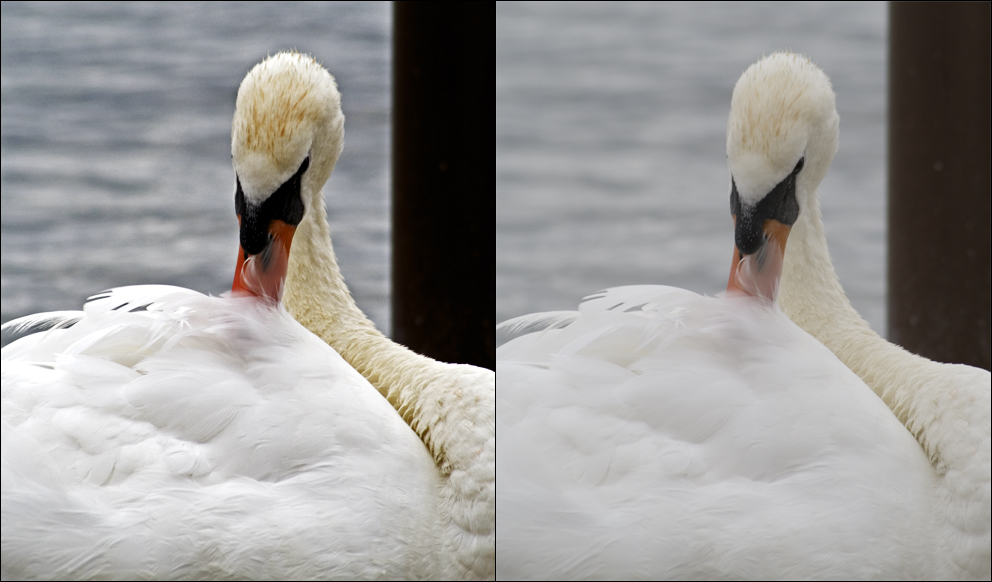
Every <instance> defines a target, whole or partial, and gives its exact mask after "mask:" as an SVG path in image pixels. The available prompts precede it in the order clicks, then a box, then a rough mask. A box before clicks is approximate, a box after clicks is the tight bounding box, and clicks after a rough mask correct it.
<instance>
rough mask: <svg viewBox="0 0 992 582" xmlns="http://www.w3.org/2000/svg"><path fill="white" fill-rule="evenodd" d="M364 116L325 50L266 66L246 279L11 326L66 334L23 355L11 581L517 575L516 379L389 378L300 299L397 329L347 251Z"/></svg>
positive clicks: (11, 382)
mask: <svg viewBox="0 0 992 582" xmlns="http://www.w3.org/2000/svg"><path fill="white" fill-rule="evenodd" d="M343 131H344V116H343V115H342V113H341V110H340V95H339V93H338V91H337V87H336V85H335V83H334V79H333V77H331V75H330V74H329V73H328V72H327V71H326V70H325V69H324V68H323V67H322V66H320V65H319V64H318V63H316V61H314V60H313V59H312V58H310V57H308V56H304V55H300V54H298V53H279V54H277V55H275V56H273V57H270V58H268V59H266V60H265V61H263V62H262V63H260V64H258V65H256V66H255V67H254V68H253V69H252V70H251V71H250V72H249V73H248V75H247V77H246V78H245V80H244V82H243V83H242V85H241V87H240V89H239V91H238V99H237V108H236V112H235V116H234V122H233V126H232V159H233V163H234V169H235V172H236V174H237V189H236V195H235V209H236V213H237V215H238V220H239V224H240V238H241V247H240V249H239V255H238V261H237V266H236V271H235V280H234V285H233V288H232V296H231V297H227V298H209V297H204V296H202V295H200V294H198V293H195V292H192V291H188V290H182V289H176V288H163V287H147V286H146V287H130V288H120V289H114V290H111V291H109V292H106V293H105V294H103V295H101V296H98V297H96V298H94V299H93V300H92V301H91V302H90V303H88V304H87V305H86V307H85V309H84V311H83V312H79V313H59V314H47V315H46V314H41V315H38V316H32V317H29V318H24V319H22V320H20V321H16V322H10V323H8V324H7V326H5V329H6V328H11V329H13V328H23V327H37V326H52V327H54V328H55V329H52V330H50V331H47V332H45V333H36V334H34V335H31V336H27V337H24V338H21V339H19V340H17V341H15V342H13V343H11V344H10V345H8V346H7V347H5V348H4V350H3V447H4V454H3V499H4V504H3V533H2V543H3V577H4V579H7V578H8V577H11V578H22V577H23V578H55V577H58V578H92V577H114V578H128V577H131V578H134V577H139V578H146V577H161V578H249V577H250V578H258V577H266V578H274V579H289V578H327V577H334V578H362V579H365V578H445V579H454V578H459V579H463V578H491V577H492V576H493V575H494V572H495V548H494V537H493V536H494V535H495V533H494V532H495V508H494V497H495V468H494V466H493V461H494V458H495V443H494V440H495V437H494V428H493V424H494V415H495V410H494V404H493V399H494V385H495V380H494V376H493V375H492V372H488V371H482V370H478V369H477V368H473V367H471V366H457V367H455V366H447V365H444V364H440V363H437V362H433V361H432V360H428V359H427V358H423V357H421V356H416V355H415V354H412V353H409V352H408V351H406V350H405V349H404V348H401V347H399V346H394V347H393V348H392V352H391V353H393V354H394V355H395V354H396V353H399V354H400V355H401V356H402V358H401V359H402V361H403V362H407V363H410V362H413V363H414V364H417V365H416V366H412V365H408V366H407V367H406V368H402V367H398V366H397V367H393V368H392V369H390V368H388V367H387V368H382V367H380V368H378V370H379V372H378V376H376V378H377V380H378V381H379V383H380V384H379V385H377V386H373V385H372V384H370V383H369V381H368V380H366V379H365V377H364V376H363V375H362V374H360V373H359V371H358V370H356V369H355V368H354V367H353V366H352V365H350V364H349V363H348V362H347V361H346V359H344V358H342V355H339V353H338V351H337V350H335V348H334V345H333V342H332V345H328V342H327V341H326V340H324V339H321V338H318V337H317V336H315V335H313V334H312V333H311V332H310V331H307V330H306V328H304V327H303V326H302V325H300V324H299V323H297V322H296V321H295V320H294V319H293V318H292V317H291V312H287V311H286V309H284V308H283V307H281V305H280V303H279V301H280V298H281V297H283V296H284V295H287V301H286V304H287V305H293V306H296V307H295V309H297V310H298V309H299V306H300V305H301V303H302V304H303V305H304V306H306V307H311V308H312V309H313V313H314V314H316V315H315V316H313V317H311V319H309V320H306V321H305V323H309V324H310V325H311V326H314V327H317V329H321V328H320V327H319V325H323V326H325V327H326V329H330V330H338V332H339V333H343V332H342V331H341V330H344V332H348V331H354V330H355V328H356V327H357V328H358V330H359V333H360V334H367V335H370V336H374V337H378V338H381V339H380V340H379V341H382V340H384V338H382V336H381V334H379V333H378V332H377V331H375V328H374V326H372V324H371V323H370V322H368V320H367V319H366V318H365V317H364V315H363V314H361V312H360V311H359V310H358V308H357V307H356V306H355V305H354V301H353V300H352V298H351V296H350V294H349V293H348V290H347V287H345V286H344V282H343V280H342V279H341V276H340V273H339V271H338V269H337V265H336V262H335V260H334V256H333V250H332V248H331V245H330V238H329V237H330V233H329V229H328V227H327V222H326V211H325V209H324V204H323V198H322V196H321V193H320V190H321V187H322V186H323V184H324V183H325V182H326V180H327V178H328V177H329V175H330V173H331V171H332V170H333V168H334V165H335V163H336V161H337V158H338V155H339V154H340V151H341V148H342V146H343V139H344V138H343ZM320 237H323V238H324V239H325V240H322V241H320V240H317V239H319V238H320ZM312 250H315V251H317V253H318V254H317V256H314V254H313V253H312V252H310V251H312ZM319 253H324V254H319ZM320 261H324V262H322V263H321V262H320ZM328 290H330V293H328ZM290 296H291V299H290ZM297 314H299V312H298V311H297ZM315 322H316V323H315ZM317 324H319V325H317ZM438 370H441V371H442V372H447V374H444V373H442V374H438V373H437V371H438ZM452 371H454V372H456V373H454V374H453V373H451V372H452ZM432 373H433V375H431V374H432ZM391 374H392V375H394V376H396V377H392V376H390V375H391ZM439 376H441V380H440V381H439V380H438V377H439ZM390 382H392V384H394V385H397V386H400V385H402V386H401V387H398V388H396V389H395V390H392V391H386V392H387V396H389V399H388V400H387V399H386V398H383V394H381V393H380V392H379V390H382V389H383V386H384V385H385V386H388V385H390ZM487 382H488V383H487ZM377 388H378V389H379V390H377ZM487 388H488V390H487ZM487 398H488V401H487ZM411 428H412V430H411ZM55 532H58V535H55Z"/></svg>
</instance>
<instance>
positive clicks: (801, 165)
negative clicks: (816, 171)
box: [792, 156, 806, 175]
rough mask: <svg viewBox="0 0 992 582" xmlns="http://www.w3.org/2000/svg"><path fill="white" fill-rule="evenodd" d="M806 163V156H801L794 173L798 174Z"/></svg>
mask: <svg viewBox="0 0 992 582" xmlns="http://www.w3.org/2000/svg"><path fill="white" fill-rule="evenodd" d="M805 164H806V156H803V157H801V158H799V162H797V163H796V169H795V170H792V173H793V175H795V174H798V173H799V171H800V170H802V169H803V166H804V165H805Z"/></svg>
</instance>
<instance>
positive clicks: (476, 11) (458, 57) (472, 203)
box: [392, 2, 496, 369]
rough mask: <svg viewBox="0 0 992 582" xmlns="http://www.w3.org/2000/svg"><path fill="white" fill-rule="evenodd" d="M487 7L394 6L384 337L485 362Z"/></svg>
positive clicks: (491, 64)
mask: <svg viewBox="0 0 992 582" xmlns="http://www.w3.org/2000/svg"><path fill="white" fill-rule="evenodd" d="M494 16H495V9H494V8H493V5H492V4H489V3H485V2H452V3H440V2H437V3H436V2H396V3H394V4H393V26H394V32H393V259H392V261H393V267H392V278H393V295H392V297H393V299H392V311H393V315H392V323H393V338H394V339H395V340H396V341H398V342H399V343H402V344H404V345H406V346H408V347H410V348H411V349H413V350H414V351H416V352H419V353H422V354H424V355H427V356H430V357H432V358H435V359H438V360H442V361H446V362H454V363H466V364H473V365H476V366H483V367H487V368H490V369H495V366H496V332H495V327H496V321H495V320H496V218H495V216H496V182H495V178H494V174H493V172H494V171H495V170H494V167H495V166H494V160H495V156H496V151H495V149H496V148H495V138H494V133H495V131H494V127H495V123H494V116H495V108H494V107H493V94H494V84H493V83H494V80H493V71H494V70H495V66H496V60H495V46H494V40H493V38H494V37H493V35H494V31H495V24H494Z"/></svg>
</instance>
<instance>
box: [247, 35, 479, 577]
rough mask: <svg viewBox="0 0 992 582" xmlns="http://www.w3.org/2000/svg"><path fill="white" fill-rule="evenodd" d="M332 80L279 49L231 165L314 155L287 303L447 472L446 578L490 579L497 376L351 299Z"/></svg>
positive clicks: (258, 170)
mask: <svg viewBox="0 0 992 582" xmlns="http://www.w3.org/2000/svg"><path fill="white" fill-rule="evenodd" d="M286 74H288V76H289V78H288V79H287V80H285V81H281V82H280V83H279V86H280V87H285V89H284V90H283V91H281V92H271V91H267V92H261V91H255V90H254V87H256V86H258V85H259V84H260V83H261V80H262V79H268V78H269V77H270V76H271V77H280V76H282V75H286ZM329 77H330V76H329V75H328V74H327V72H326V71H324V69H323V67H320V66H319V65H317V64H316V63H313V62H312V61H311V60H308V59H302V61H301V60H300V58H299V56H298V55H297V56H294V55H291V54H289V53H281V54H279V55H276V56H275V57H273V58H272V59H270V60H269V61H266V62H265V63H263V64H262V65H260V66H259V68H258V69H257V70H256V71H253V73H252V74H249V77H248V78H246V79H245V83H244V84H243V85H242V88H241V91H239V93H238V111H237V112H236V113H235V118H234V128H233V131H232V144H233V145H232V155H233V158H234V164H235V168H236V170H237V171H238V175H239V176H240V180H241V183H242V184H243V185H246V184H247V183H248V182H251V181H252V178H251V176H255V175H258V176H271V175H279V176H280V179H281V180H285V179H286V178H287V177H288V176H290V175H292V174H293V172H294V171H295V170H296V169H297V168H298V167H299V165H300V163H301V160H304V159H310V160H311V166H310V168H309V170H307V172H306V174H304V176H303V179H302V181H301V196H302V198H303V199H304V200H306V201H307V212H306V214H305V215H304V216H303V219H302V221H301V222H300V224H299V226H298V227H297V229H296V233H295V236H294V237H293V242H292V250H291V252H290V253H289V257H288V272H287V276H286V283H285V293H284V294H283V303H284V304H285V306H286V309H287V310H288V311H289V313H291V314H292V315H293V317H295V318H296V319H297V320H298V321H299V322H300V323H302V324H303V325H304V326H305V327H306V328H307V329H309V330H310V331H312V332H313V333H314V334H316V335H317V336H318V337H320V338H322V339H323V340H324V341H326V342H327V343H328V344H330V345H331V346H332V347H333V348H334V349H335V350H337V351H338V352H339V353H340V354H341V356H342V357H344V359H345V360H346V361H347V362H348V363H349V364H351V365H352V366H354V367H355V369H357V370H358V371H359V372H361V373H362V375H363V376H365V378H367V379H368V381H369V382H371V383H372V385H373V386H375V387H376V388H377V389H378V390H379V392H380V393H381V394H382V395H383V396H385V397H386V399H387V400H388V401H389V402H390V403H391V404H392V405H393V406H394V407H395V408H396V410H397V411H398V412H399V413H400V415H401V416H402V417H403V419H404V420H405V421H406V422H407V423H408V424H409V426H410V427H411V428H412V429H413V430H414V431H415V432H416V433H417V435H419V436H420V438H421V439H422V440H423V442H424V444H425V445H426V446H427V447H428V449H429V450H430V452H431V455H432V456H433V458H434V460H435V463H436V465H437V470H438V471H439V473H440V475H441V477H442V485H441V489H440V493H439V494H440V495H441V498H442V502H441V505H440V511H441V513H442V514H443V515H444V519H445V520H446V523H448V526H449V532H450V538H449V542H448V543H449V546H448V547H447V551H449V552H450V553H451V555H452V556H454V560H455V564H456V565H455V566H454V570H453V571H452V573H451V574H450V576H455V577H459V578H462V577H466V578H492V577H493V576H494V575H495V563H496V547H495V531H496V513H495V503H496V492H495V489H496V474H495V462H496V448H495V447H496V437H495V416H496V403H495V392H496V375H495V373H494V372H493V371H491V370H487V369H484V368H478V367H475V366H468V365H464V364H448V363H444V362H438V361H435V360H432V359H430V358H427V357H425V356H422V355H419V354H416V353H414V352H412V351H411V350H409V349H407V348H406V347H404V346H401V345H399V344H397V343H395V342H393V341H391V340H390V339H388V338H386V337H385V336H384V335H383V334H382V333H381V332H380V331H379V330H377V329H376V327H375V325H374V324H373V323H372V322H371V321H370V320H369V319H368V318H367V317H366V316H365V314H364V313H362V311H361V310H360V309H359V308H358V306H357V305H355V301H354V299H353V298H352V297H351V293H350V292H349V291H348V287H347V285H346V284H345V282H344V278H343V277H342V276H341V272H340V269H339V268H338V264H337V259H336V258H335V255H334V249H333V246H332V244H331V232H330V226H329V225H328V223H327V211H326V208H325V206H324V199H323V196H322V195H321V188H323V186H324V183H325V182H326V181H327V178H328V176H329V175H330V172H331V169H333V166H334V161H335V160H336V159H337V156H338V154H339V153H340V151H341V148H342V145H343V123H344V117H343V115H341V113H340V110H339V109H338V108H337V107H336V106H335V107H333V108H328V106H327V104H328V103H336V100H337V99H339V97H337V91H336V90H334V91H331V90H329V89H328V82H327V79H328V78H329ZM332 83H333V82H332ZM331 88H333V87H331ZM301 96H302V97H301ZM297 98H299V100H298V101H297ZM284 103H289V104H291V106H285V105H283V104H284ZM260 110H264V111H276V112H287V111H289V112H291V113H290V114H286V115H285V116H284V117H281V118H279V119H278V120H276V121H275V122H274V123H269V124H267V125H268V126H270V127H285V128H287V131H286V133H285V135H284V134H282V133H275V132H273V133H271V134H264V135H263V134H259V133H257V132H256V131H255V130H254V128H256V127H257V125H258V124H256V123H255V122H254V120H255V117H256V113H255V112H256V111H260ZM286 136H290V137H289V138H288V139H287V137H286ZM322 160H323V161H322ZM256 181H258V182H259V183H261V184H262V185H261V186H257V187H255V186H253V187H252V189H253V190H257V191H259V192H265V191H269V189H271V188H272V187H273V184H279V183H282V182H279V180H276V181H274V182H265V181H264V180H256ZM246 187H247V186H246ZM245 192H246V197H247V194H248V190H247V189H246V190H245Z"/></svg>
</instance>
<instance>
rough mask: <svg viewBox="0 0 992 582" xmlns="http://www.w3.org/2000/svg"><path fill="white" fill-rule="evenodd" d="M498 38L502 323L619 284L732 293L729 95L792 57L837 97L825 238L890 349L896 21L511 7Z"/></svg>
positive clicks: (878, 13) (611, 7) (771, 6)
mask: <svg viewBox="0 0 992 582" xmlns="http://www.w3.org/2000/svg"><path fill="white" fill-rule="evenodd" d="M496 23H497V28H496V55H497V56H496V136H497V137H496V139H497V141H496V144H497V145H496V152H497V158H496V180H497V210H496V220H497V223H496V226H497V241H496V250H497V254H496V273H497V279H496V280H497V284H496V285H497V294H496V297H497V303H496V311H497V321H503V320H505V319H508V318H510V317H515V316H517V315H522V314H525V313H531V312H535V311H547V310H558V309H574V308H575V306H576V305H577V304H578V302H579V301H580V300H581V298H582V297H583V296H585V295H588V294H590V293H593V292H595V291H597V290H599V289H602V288H606V287H614V286H620V285H631V284H643V283H652V284H666V285H674V286H677V287H683V288H686V289H690V290H693V291H696V292H698V293H707V294H715V293H716V292H718V291H721V290H722V289H724V288H725V287H726V284H727V275H728V273H729V270H730V259H731V254H732V245H733V226H732V222H731V219H730V214H729V209H728V199H729V191H730V188H729V185H730V178H729V174H728V172H727V168H726V141H725V131H726V120H727V114H728V112H729V110H730V95H731V92H732V90H733V87H734V83H736V82H737V79H738V77H739V76H740V74H741V73H742V72H743V71H744V69H746V68H747V67H748V65H750V64H751V63H753V62H754V61H756V60H758V59H759V58H760V57H761V56H762V55H765V54H769V53H771V52H774V51H777V50H786V49H791V50H793V51H796V52H801V53H805V54H807V55H808V56H810V57H811V58H812V59H813V60H814V62H816V63H817V64H818V65H819V66H820V67H821V68H822V69H823V70H824V71H826V73H827V75H828V76H829V77H830V78H831V80H832V82H833V85H834V89H835V90H836V92H837V108H838V111H839V113H840V119H841V126H840V127H841V136H840V151H839V152H838V153H837V156H836V158H835V159H834V162H833V165H832V166H831V169H830V171H829V172H828V174H827V177H826V179H825V180H824V182H823V184H822V185H821V187H820V190H819V192H820V197H821V201H822V206H823V214H824V222H825V224H826V228H827V237H828V240H829V243H830V251H831V253H832V255H833V258H834V262H835V264H836V267H837V272H838V275H839V276H840V279H841V282H842V283H843V285H844V287H845V289H846V290H847V293H848V295H849V296H850V297H851V300H852V302H853V303H854V306H855V308H856V309H858V310H859V311H860V312H861V313H862V314H863V315H864V316H865V317H866V319H867V320H868V322H869V323H870V324H871V326H872V327H873V328H874V329H875V330H876V331H879V332H882V333H884V332H885V303H884V301H885V117H886V98H885V92H886V34H887V30H886V26H887V23H886V9H885V5H884V4H882V3H870V2H855V3H844V2H825V3H781V2H773V3H720V2H708V3H674V2H671V3H670V2H666V3H640V2H637V3H623V2H610V3H591V4H585V3H583V4H571V3H539V4H530V3H526V4H525V3H500V4H498V5H497V7H496Z"/></svg>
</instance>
